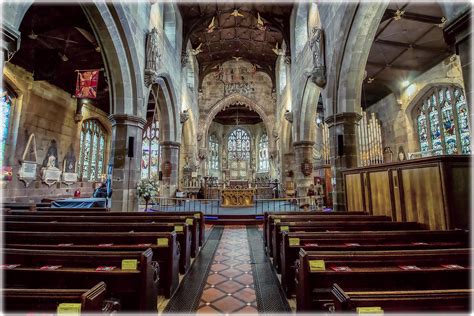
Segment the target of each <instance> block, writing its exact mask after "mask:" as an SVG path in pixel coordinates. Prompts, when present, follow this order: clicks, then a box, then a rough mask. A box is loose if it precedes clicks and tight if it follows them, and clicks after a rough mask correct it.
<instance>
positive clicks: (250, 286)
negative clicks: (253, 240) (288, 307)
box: [197, 226, 257, 314]
mask: <svg viewBox="0 0 474 316" xmlns="http://www.w3.org/2000/svg"><path fill="white" fill-rule="evenodd" d="M219 312H221V313H224V314H229V313H247V314H255V313H257V297H256V295H255V289H254V279H253V275H252V267H251V265H250V251H249V245H248V238H247V231H246V227H245V226H233V227H226V228H225V229H224V232H223V234H222V237H221V240H220V243H219V246H218V248H217V250H216V253H215V256H214V259H213V263H212V266H211V269H210V271H209V275H208V278H207V282H206V286H205V289H204V291H203V293H202V296H201V304H200V305H199V308H198V310H197V313H209V314H212V313H219Z"/></svg>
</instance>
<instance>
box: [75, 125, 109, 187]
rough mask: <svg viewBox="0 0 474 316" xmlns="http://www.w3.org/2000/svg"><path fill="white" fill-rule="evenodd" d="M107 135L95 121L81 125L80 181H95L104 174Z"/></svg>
mask: <svg viewBox="0 0 474 316" xmlns="http://www.w3.org/2000/svg"><path fill="white" fill-rule="evenodd" d="M106 144H107V133H106V132H105V130H104V128H103V127H102V124H100V122H99V121H97V120H94V119H92V120H86V121H84V122H83V123H82V131H81V147H80V151H79V177H80V178H82V181H97V180H100V179H101V176H102V174H103V173H104V172H105V146H106Z"/></svg>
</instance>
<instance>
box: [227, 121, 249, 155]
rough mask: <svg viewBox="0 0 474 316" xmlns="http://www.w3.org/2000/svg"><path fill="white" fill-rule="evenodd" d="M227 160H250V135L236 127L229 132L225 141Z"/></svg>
mask: <svg viewBox="0 0 474 316" xmlns="http://www.w3.org/2000/svg"><path fill="white" fill-rule="evenodd" d="M227 150H228V155H229V156H228V158H229V160H250V135H249V133H248V132H247V131H246V130H244V129H242V128H236V129H235V130H233V131H232V133H230V135H229V138H228V141H227Z"/></svg>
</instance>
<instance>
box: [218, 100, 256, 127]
mask: <svg viewBox="0 0 474 316" xmlns="http://www.w3.org/2000/svg"><path fill="white" fill-rule="evenodd" d="M237 118H238V121H239V124H241V125H253V124H258V123H261V122H263V121H262V119H261V118H260V116H259V115H258V113H257V112H255V111H253V110H251V109H249V108H247V107H245V106H242V105H232V106H230V107H228V108H226V109H224V110H222V111H220V112H219V113H217V115H216V116H215V118H214V122H217V123H220V124H223V125H236V121H237Z"/></svg>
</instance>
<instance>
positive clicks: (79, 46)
mask: <svg viewBox="0 0 474 316" xmlns="http://www.w3.org/2000/svg"><path fill="white" fill-rule="evenodd" d="M20 32H21V46H20V50H19V51H18V52H17V53H16V54H15V55H14V56H13V58H12V59H11V60H10V62H12V63H13V64H16V65H19V66H21V67H23V68H25V69H26V70H28V71H30V72H32V73H33V78H34V80H46V81H48V82H49V83H51V84H53V85H55V86H58V87H59V88H61V89H63V90H65V91H67V92H68V93H70V94H71V95H73V94H74V92H75V87H76V79H77V73H76V70H85V69H101V68H104V63H103V59H102V54H101V51H100V48H99V45H98V43H97V40H96V38H95V36H94V33H93V31H92V28H91V26H90V24H89V22H88V20H87V18H86V16H85V14H84V12H83V10H82V8H81V7H80V6H79V5H77V4H76V5H73V4H53V3H49V4H47V5H46V4H34V5H32V6H31V7H30V9H29V10H28V11H27V13H26V14H25V17H24V18H23V21H22V23H21V25H20ZM91 101H92V103H93V104H94V105H96V106H98V107H99V108H100V109H102V110H103V111H105V112H106V113H108V112H109V111H110V101H109V89H108V84H107V83H106V81H105V78H104V72H101V73H100V75H99V83H98V90H97V98H96V99H95V100H91Z"/></svg>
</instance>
